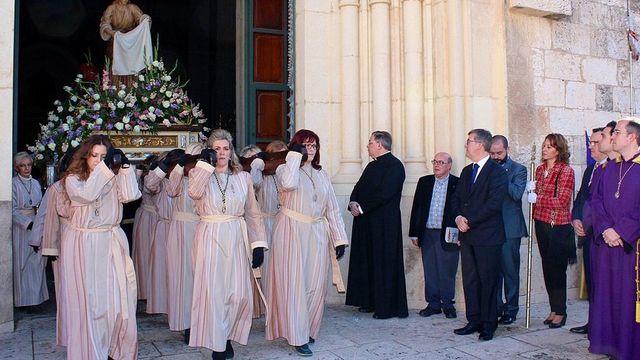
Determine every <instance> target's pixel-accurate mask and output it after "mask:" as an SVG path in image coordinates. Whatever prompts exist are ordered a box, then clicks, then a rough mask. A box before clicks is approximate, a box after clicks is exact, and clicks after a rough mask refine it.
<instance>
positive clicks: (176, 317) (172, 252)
mask: <svg viewBox="0 0 640 360" xmlns="http://www.w3.org/2000/svg"><path fill="white" fill-rule="evenodd" d="M167 194H168V195H169V196H170V197H171V198H172V199H173V200H172V203H173V219H172V220H171V224H170V225H169V236H168V238H167V274H168V281H169V288H168V291H169V292H168V308H167V309H168V318H169V329H171V330H173V331H178V330H184V329H188V328H189V327H190V326H191V305H192V299H193V261H192V259H191V256H192V254H191V251H192V250H191V249H192V245H193V237H194V235H195V231H196V226H197V225H198V222H199V217H198V215H196V209H195V204H194V202H193V199H191V198H190V197H189V179H188V178H187V177H185V176H184V168H183V167H182V166H180V165H176V167H175V168H174V169H173V171H172V172H171V174H170V175H169V184H168V186H167Z"/></svg>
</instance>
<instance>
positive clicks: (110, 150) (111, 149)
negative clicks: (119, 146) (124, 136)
mask: <svg viewBox="0 0 640 360" xmlns="http://www.w3.org/2000/svg"><path fill="white" fill-rule="evenodd" d="M115 150H116V149H115V148H114V147H113V146H110V147H109V148H107V155H105V157H104V164H105V165H107V166H108V167H111V164H112V163H113V154H115Z"/></svg>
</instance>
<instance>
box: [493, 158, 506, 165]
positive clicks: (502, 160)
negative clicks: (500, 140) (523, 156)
mask: <svg viewBox="0 0 640 360" xmlns="http://www.w3.org/2000/svg"><path fill="white" fill-rule="evenodd" d="M493 161H495V162H497V163H498V164H500V165H504V163H506V162H507V157H506V156H505V157H504V158H502V159H494V160H493Z"/></svg>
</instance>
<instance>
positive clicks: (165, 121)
mask: <svg viewBox="0 0 640 360" xmlns="http://www.w3.org/2000/svg"><path fill="white" fill-rule="evenodd" d="M162 124H163V125H165V126H171V121H169V119H164V120H162Z"/></svg>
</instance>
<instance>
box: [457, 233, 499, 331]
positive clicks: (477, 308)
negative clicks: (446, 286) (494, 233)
mask: <svg viewBox="0 0 640 360" xmlns="http://www.w3.org/2000/svg"><path fill="white" fill-rule="evenodd" d="M501 251H502V245H490V246H475V245H468V244H466V243H465V242H464V241H462V242H461V244H460V260H461V263H462V285H463V288H464V302H465V306H466V311H467V321H468V322H469V324H472V325H481V326H482V328H483V329H486V330H495V328H496V327H497V326H498V304H497V303H496V297H497V296H498V295H497V294H498V272H499V271H500V253H501Z"/></svg>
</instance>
